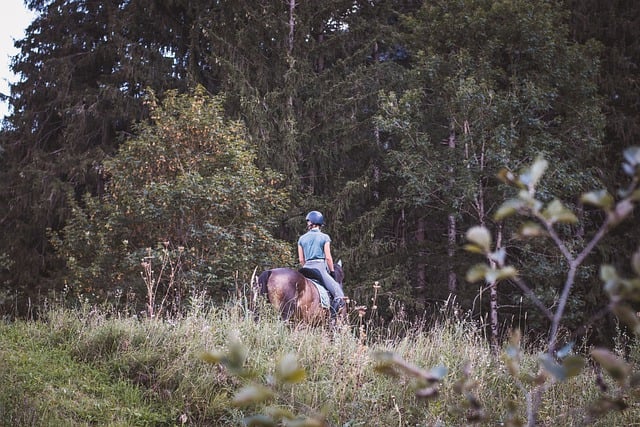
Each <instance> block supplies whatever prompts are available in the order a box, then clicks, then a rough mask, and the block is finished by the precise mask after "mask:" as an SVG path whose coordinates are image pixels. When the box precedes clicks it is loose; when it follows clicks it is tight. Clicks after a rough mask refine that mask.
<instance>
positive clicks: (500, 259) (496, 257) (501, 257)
mask: <svg viewBox="0 0 640 427" xmlns="http://www.w3.org/2000/svg"><path fill="white" fill-rule="evenodd" d="M489 258H490V259H491V260H493V261H495V262H496V263H497V264H498V265H504V262H505V259H506V258H507V251H506V250H505V249H504V248H500V249H498V250H497V251H494V252H491V253H490V254H489Z"/></svg>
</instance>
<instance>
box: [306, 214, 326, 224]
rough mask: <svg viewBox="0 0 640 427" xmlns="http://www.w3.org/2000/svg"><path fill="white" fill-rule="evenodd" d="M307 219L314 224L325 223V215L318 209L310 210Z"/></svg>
mask: <svg viewBox="0 0 640 427" xmlns="http://www.w3.org/2000/svg"><path fill="white" fill-rule="evenodd" d="M305 219H306V220H307V221H309V222H310V223H311V224H314V225H324V216H322V214H321V213H320V212H318V211H311V212H309V213H308V214H307V217H306V218H305Z"/></svg>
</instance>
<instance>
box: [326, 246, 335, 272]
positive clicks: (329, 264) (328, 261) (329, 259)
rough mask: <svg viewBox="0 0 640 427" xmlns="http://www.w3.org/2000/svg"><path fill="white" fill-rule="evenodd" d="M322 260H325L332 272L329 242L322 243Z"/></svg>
mask: <svg viewBox="0 0 640 427" xmlns="http://www.w3.org/2000/svg"><path fill="white" fill-rule="evenodd" d="M324 260H325V261H326V262H327V268H328V269H329V271H330V272H331V273H333V257H332V256H331V243H330V242H326V243H325V244H324Z"/></svg>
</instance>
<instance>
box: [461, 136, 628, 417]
mask: <svg viewBox="0 0 640 427" xmlns="http://www.w3.org/2000/svg"><path fill="white" fill-rule="evenodd" d="M547 167H548V162H547V161H546V160H545V159H543V158H538V159H537V160H536V161H535V162H534V163H533V164H532V165H531V166H530V167H528V168H525V169H524V170H523V171H522V172H520V173H518V174H515V173H513V172H511V171H508V170H502V171H501V172H500V173H499V174H498V176H499V177H500V179H501V180H502V181H503V182H505V183H506V184H508V185H510V186H513V187H515V188H517V189H518V196H517V198H515V199H511V200H508V201H506V202H505V203H504V204H503V205H502V206H501V207H500V208H498V210H497V211H496V213H495V218H496V219H497V220H503V219H505V218H508V217H510V216H512V215H516V214H520V215H523V216H525V217H529V218H532V219H533V220H534V221H535V224H534V225H531V223H529V222H527V223H526V224H525V229H526V231H521V232H520V233H519V236H520V238H523V239H524V238H538V239H545V240H548V241H550V242H551V243H552V244H553V246H555V247H556V249H557V250H558V251H559V252H560V253H561V255H562V256H563V257H564V258H565V260H566V263H567V273H566V278H565V280H564V284H563V285H562V286H561V287H560V286H559V287H558V288H559V290H560V296H559V297H558V299H557V301H556V302H555V303H554V306H553V307H552V308H547V307H546V306H545V305H544V303H543V302H542V301H541V299H540V298H539V297H538V296H537V295H536V293H535V292H534V290H532V288H530V287H529V286H528V285H527V284H526V283H525V281H524V280H523V279H522V277H521V275H520V274H519V273H518V272H517V271H516V270H515V269H514V268H513V267H510V266H508V265H507V254H506V251H504V249H502V250H498V251H495V252H492V250H493V248H492V239H491V233H490V232H489V230H488V229H487V228H485V227H481V226H479V227H473V228H471V229H469V230H468V231H467V240H468V241H469V242H470V243H469V244H468V245H467V246H466V248H467V250H469V251H470V252H473V253H479V254H484V255H485V256H486V258H487V259H489V260H491V261H493V263H494V264H491V263H490V265H486V264H479V265H477V266H475V267H473V268H472V269H470V270H469V272H468V273H467V279H468V280H469V281H474V282H475V281H478V280H485V281H487V282H495V281H498V280H511V281H513V282H515V283H517V285H518V286H519V287H520V289H521V290H522V291H523V292H524V294H525V295H526V296H527V297H528V298H530V299H531V300H532V301H533V303H534V304H535V305H536V306H537V307H538V308H539V309H540V311H541V312H542V313H543V314H544V315H545V316H546V317H547V318H548V320H549V323H550V332H549V335H548V337H547V347H548V348H547V349H546V350H545V352H543V353H542V354H541V355H540V356H539V364H540V370H541V371H540V372H539V373H538V374H535V375H534V374H529V373H526V374H523V373H522V372H521V370H520V368H519V358H520V350H519V332H517V333H516V334H515V335H514V336H512V339H511V344H510V345H509V347H507V350H506V352H505V362H506V364H507V367H508V370H509V372H510V373H511V375H513V377H514V380H515V381H516V383H517V384H518V385H519V387H520V389H521V390H522V392H523V394H524V395H525V396H526V402H527V423H528V425H535V424H536V422H537V417H538V416H539V410H540V408H539V405H540V399H541V396H542V395H543V394H544V393H545V392H547V391H548V390H549V388H551V387H552V385H553V383H555V382H556V381H560V382H563V381H567V380H568V379H569V378H572V377H575V376H577V375H579V374H580V373H581V372H582V370H583V369H584V367H585V364H586V361H585V360H584V358H583V357H581V356H577V355H571V354H570V353H571V351H572V347H573V343H571V342H570V343H568V344H565V345H564V347H562V348H558V347H559V343H560V341H561V339H562V338H561V337H560V332H559V331H560V330H561V328H562V327H563V326H564V325H563V323H564V322H565V321H566V320H565V317H566V310H567V303H568V301H569V300H570V299H571V298H573V294H574V286H575V283H576V275H577V270H578V268H580V267H581V265H582V263H583V262H584V260H585V259H586V257H587V256H588V255H589V254H590V252H591V251H593V250H594V248H595V247H596V245H597V244H598V243H599V242H600V241H601V240H602V239H603V237H604V236H605V234H606V233H607V232H610V231H611V229H612V228H614V227H616V226H617V225H619V224H620V223H621V222H622V221H623V220H625V219H627V218H628V217H629V215H630V214H631V212H632V211H633V209H634V206H635V204H636V203H637V202H638V201H640V190H639V189H638V186H639V184H640V149H639V148H638V147H631V148H628V149H627V150H625V152H624V162H623V170H624V171H625V173H626V174H627V176H628V177H629V179H630V184H629V186H628V187H626V188H624V189H622V190H621V191H620V192H619V200H615V198H614V197H613V196H612V195H610V194H609V193H608V192H607V191H605V190H596V191H591V192H587V193H585V194H583V195H582V196H581V198H580V200H581V201H582V202H583V203H585V204H589V205H591V206H594V207H596V208H599V209H601V210H602V211H603V213H604V215H603V218H604V220H603V223H602V225H601V226H600V227H599V229H598V230H596V232H595V233H594V234H593V236H592V237H591V238H590V239H589V240H588V241H587V242H586V243H585V245H584V247H583V248H582V249H580V250H574V249H573V248H571V247H570V246H568V245H567V244H566V243H565V241H564V240H563V239H562V237H561V236H560V234H559V232H558V228H559V227H560V226H561V225H562V224H574V223H576V222H578V217H577V216H576V215H575V214H574V213H573V212H572V211H571V210H570V209H569V208H567V207H566V206H565V205H564V204H563V203H562V202H561V201H560V200H558V199H553V200H551V201H550V202H548V203H546V204H545V203H544V201H542V200H540V199H539V197H538V192H537V189H538V185H539V184H540V183H541V180H542V178H543V175H544V173H545V171H546V170H547ZM638 259H640V250H639V251H638V252H636V253H635V254H633V255H632V257H631V267H632V270H633V272H634V273H635V275H636V276H638V277H634V278H631V279H624V278H622V277H620V275H619V274H618V273H617V271H616V269H615V268H614V267H613V266H610V265H603V266H601V269H600V277H601V279H602V281H603V282H604V290H605V292H606V294H607V295H608V297H609V303H608V305H607V306H606V308H607V309H608V310H610V311H611V312H612V313H614V314H615V315H616V316H617V317H618V319H619V320H620V321H622V322H623V323H625V324H626V325H627V326H628V327H629V330H630V331H632V332H633V333H634V334H636V335H639V334H640V321H639V320H638V317H637V314H636V312H635V311H634V310H632V309H631V307H630V305H629V304H631V303H635V302H637V301H638V300H639V299H640V298H639V295H640V267H639V266H638ZM595 320H596V319H593V318H591V319H590V318H588V317H587V315H586V314H585V315H584V316H583V317H582V318H581V319H580V321H581V323H582V324H583V325H586V324H590V323H592V322H594V321H595ZM590 354H591V356H592V358H593V359H594V360H595V361H596V362H597V363H598V364H599V365H600V366H601V367H602V369H604V370H605V371H606V372H607V373H608V374H609V375H610V376H611V377H612V378H613V379H614V380H615V381H616V382H617V383H618V389H617V390H616V392H615V394H614V395H613V396H610V395H608V394H606V391H607V390H606V388H604V387H603V388H602V393H601V395H600V396H599V397H598V399H597V400H596V401H595V402H594V403H592V404H590V405H589V406H588V408H587V409H588V413H589V417H600V416H603V415H604V414H606V413H607V412H608V411H611V410H624V409H626V408H627V407H628V403H627V402H626V400H627V399H626V393H628V391H629V389H633V388H635V387H636V385H637V375H636V374H634V375H632V367H631V365H629V364H628V363H627V362H625V361H624V360H622V359H620V358H619V357H618V356H617V355H615V354H613V353H612V352H610V351H609V350H607V349H604V348H594V349H592V350H591V352H590ZM589 417H588V418H587V420H589V422H591V421H592V419H590V418H589Z"/></svg>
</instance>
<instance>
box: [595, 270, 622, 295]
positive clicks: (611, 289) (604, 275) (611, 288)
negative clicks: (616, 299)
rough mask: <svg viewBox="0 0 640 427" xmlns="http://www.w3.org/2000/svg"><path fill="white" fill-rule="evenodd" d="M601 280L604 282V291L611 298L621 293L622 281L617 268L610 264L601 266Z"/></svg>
mask: <svg viewBox="0 0 640 427" xmlns="http://www.w3.org/2000/svg"><path fill="white" fill-rule="evenodd" d="M600 279H602V281H603V282H604V291H605V292H606V293H607V294H608V295H609V296H610V297H611V296H614V295H618V294H619V293H620V289H621V281H620V277H619V276H618V272H617V271H616V269H615V267H613V266H611V265H608V264H604V265H601V266H600Z"/></svg>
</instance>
